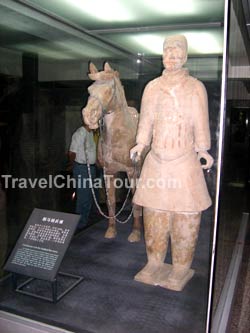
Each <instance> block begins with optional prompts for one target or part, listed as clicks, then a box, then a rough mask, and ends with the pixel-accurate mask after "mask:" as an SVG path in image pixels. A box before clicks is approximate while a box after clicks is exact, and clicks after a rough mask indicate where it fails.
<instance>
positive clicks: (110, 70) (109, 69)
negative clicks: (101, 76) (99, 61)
mask: <svg viewBox="0 0 250 333" xmlns="http://www.w3.org/2000/svg"><path fill="white" fill-rule="evenodd" d="M104 71H105V72H113V69H112V68H111V66H110V64H109V63H108V62H105V64H104Z"/></svg>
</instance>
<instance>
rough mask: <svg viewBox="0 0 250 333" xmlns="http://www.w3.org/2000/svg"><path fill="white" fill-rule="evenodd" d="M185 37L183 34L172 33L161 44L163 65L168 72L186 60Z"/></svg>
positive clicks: (179, 66) (174, 69)
mask: <svg viewBox="0 0 250 333" xmlns="http://www.w3.org/2000/svg"><path fill="white" fill-rule="evenodd" d="M187 49H188V45H187V39H186V37H185V36H183V35H173V36H169V37H167V38H166V39H165V41H164V44H163V57H162V58H163V65H164V67H165V68H166V69H167V71H169V72H174V71H176V70H178V69H180V68H181V67H182V66H183V65H184V64H185V63H186V61H187Z"/></svg>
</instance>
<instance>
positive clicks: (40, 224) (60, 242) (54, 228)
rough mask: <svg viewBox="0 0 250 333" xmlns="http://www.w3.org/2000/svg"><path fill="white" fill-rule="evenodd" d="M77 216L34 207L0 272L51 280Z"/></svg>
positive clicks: (68, 241)
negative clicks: (4, 271) (2, 270)
mask: <svg viewBox="0 0 250 333" xmlns="http://www.w3.org/2000/svg"><path fill="white" fill-rule="evenodd" d="M79 219H80V216H79V215H75V214H68V213H62V212H56V211H50V210H44V209H38V208H35V209H34V210H33V212H32V214H31V215H30V217H29V219H28V221H27V223H26V226H25V228H24V230H23V231H22V233H21V235H20V237H19V239H18V241H17V243H16V245H15V247H14V249H13V251H12V253H11V255H10V257H9V258H8V260H7V263H6V265H5V266H4V269H5V270H6V271H9V272H13V273H16V274H22V275H26V276H30V277H34V278H37V279H42V280H48V281H53V280H54V279H55V277H56V275H57V272H58V269H59V266H60V264H61V262H62V259H63V257H64V255H65V252H66V250H67V248H68V246H69V244H70V241H71V238H72V236H73V235H74V232H75V229H76V227H77V224H78V222H79Z"/></svg>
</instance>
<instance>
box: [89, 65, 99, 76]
mask: <svg viewBox="0 0 250 333" xmlns="http://www.w3.org/2000/svg"><path fill="white" fill-rule="evenodd" d="M89 72H90V73H91V74H95V73H98V69H97V68H96V67H95V65H94V64H93V62H90V63H89Z"/></svg>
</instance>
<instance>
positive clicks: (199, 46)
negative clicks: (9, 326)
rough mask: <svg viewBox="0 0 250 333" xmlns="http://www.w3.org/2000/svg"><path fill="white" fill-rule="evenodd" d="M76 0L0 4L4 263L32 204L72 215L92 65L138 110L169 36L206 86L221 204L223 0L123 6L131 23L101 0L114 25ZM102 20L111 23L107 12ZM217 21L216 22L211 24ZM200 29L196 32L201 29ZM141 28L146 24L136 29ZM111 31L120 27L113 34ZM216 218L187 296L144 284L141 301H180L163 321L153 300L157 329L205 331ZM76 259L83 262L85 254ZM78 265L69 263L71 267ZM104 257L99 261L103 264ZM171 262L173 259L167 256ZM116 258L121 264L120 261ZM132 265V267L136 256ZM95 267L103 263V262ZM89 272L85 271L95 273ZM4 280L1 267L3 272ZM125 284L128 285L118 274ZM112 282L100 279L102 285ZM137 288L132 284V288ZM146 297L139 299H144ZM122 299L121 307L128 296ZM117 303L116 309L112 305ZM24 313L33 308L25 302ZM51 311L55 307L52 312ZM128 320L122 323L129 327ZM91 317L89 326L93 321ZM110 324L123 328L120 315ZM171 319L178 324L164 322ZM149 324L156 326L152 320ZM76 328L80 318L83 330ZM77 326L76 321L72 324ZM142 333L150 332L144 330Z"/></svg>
mask: <svg viewBox="0 0 250 333" xmlns="http://www.w3.org/2000/svg"><path fill="white" fill-rule="evenodd" d="M79 3H80V2H77V1H71V3H70V2H69V1H66V0H65V1H59V0H54V1H47V0H46V1H45V0H44V1H38V0H37V1H18V2H13V1H10V2H8V1H7V2H5V4H1V5H0V9H1V11H0V22H1V29H0V30H1V32H0V34H1V39H0V80H1V97H0V116H1V119H0V139H1V145H0V149H1V155H0V168H1V170H0V171H1V175H2V177H1V183H2V187H3V190H2V191H1V197H0V209H1V214H2V215H1V223H2V224H1V228H2V229H1V232H0V237H1V239H0V244H1V247H2V248H1V258H0V259H1V264H2V263H3V261H4V259H5V258H6V256H7V254H9V253H10V251H11V249H12V248H13V246H14V244H15V242H16V240H17V238H18V235H19V234H20V231H21V230H22V229H23V227H24V225H25V223H26V222H27V219H28V217H29V215H30V214H31V212H32V210H33V209H34V208H35V207H37V208H44V209H51V210H57V211H63V212H69V213H74V212H75V204H76V199H75V189H74V188H73V187H72V185H71V183H70V184H68V183H67V179H72V173H71V172H69V171H68V169H67V167H68V150H69V145H70V142H71V137H72V134H73V132H74V131H75V130H76V129H77V128H78V127H80V126H81V125H82V119H81V109H82V107H83V106H84V105H86V103H87V100H88V96H89V94H88V87H89V86H90V84H91V83H92V81H91V80H90V79H89V77H88V72H89V61H92V62H94V64H95V65H96V67H97V68H98V70H101V69H103V63H104V62H105V61H107V60H108V62H109V64H110V65H111V66H112V68H114V69H115V70H117V71H118V72H119V74H120V79H121V81H122V85H123V87H124V91H125V95H126V99H127V102H128V105H131V106H136V108H137V109H138V110H140V106H141V98H142V94H143V91H144V88H145V85H146V84H147V83H148V82H149V81H150V80H152V79H154V78H156V77H158V76H160V75H161V73H162V70H163V65H162V59H161V53H162V51H161V50H162V43H163V40H164V38H165V37H166V36H167V35H169V34H170V33H171V34H173V33H174V34H176V33H178V34H184V35H185V36H186V37H187V39H188V41H189V44H190V53H189V55H190V56H189V58H188V61H187V64H186V67H187V68H188V69H189V72H190V75H192V76H194V77H196V78H197V79H199V80H201V81H202V82H203V83H204V85H205V88H206V90H207V94H208V104H209V119H210V120H209V124H210V131H211V143H212V146H211V150H210V153H211V155H212V156H213V158H214V166H213V168H212V169H211V171H209V172H204V174H205V180H206V183H207V186H208V190H209V193H210V196H211V199H212V202H213V203H214V202H215V196H216V193H215V183H216V178H217V169H216V166H217V161H218V134H219V131H220V128H219V119H220V98H221V91H220V90H221V75H222V47H223V6H224V1H222V0H220V1H218V0H216V1H211V0H210V1H200V0H197V1H194V0H193V1H182V3H181V2H180V1H175V2H174V4H175V5H178V6H177V8H179V10H178V11H177V10H176V8H175V7H173V6H172V7H166V8H165V7H164V8H162V4H163V2H162V1H145V0H144V1H136V2H135V1H132V0H131V1H116V3H117V4H118V5H117V6H118V9H119V10H120V8H121V6H124V7H125V8H126V10H125V11H124V12H123V15H124V17H125V16H126V15H127V18H126V17H125V18H124V19H122V18H119V16H118V14H117V16H116V15H115V8H114V12H113V11H112V4H114V3H113V2H112V1H110V2H109V1H105V2H101V3H105V6H106V7H107V8H108V9H109V13H110V12H111V14H112V15H113V16H112V17H114V18H116V19H114V20H113V21H109V20H108V19H106V20H105V21H104V20H102V19H100V17H99V16H100V14H98V13H99V11H97V10H96V12H95V15H94V13H92V14H93V15H90V14H89V11H92V12H93V9H91V8H93V7H89V8H90V9H89V11H88V10H87V9H88V7H87V6H85V7H84V8H83V11H81V10H80V8H79V7H78V5H79ZM85 3H86V4H87V3H90V2H88V1H87V2H85ZM164 3H165V2H164ZM167 3H168V4H169V3H170V2H167ZM95 4H96V1H94V0H92V1H91V3H90V5H91V6H94V5H95ZM152 4H153V6H152ZM187 4H188V6H187ZM33 5H35V6H39V7H40V10H38V8H37V7H34V8H33ZM99 5H100V3H99ZM96 7H98V6H97V5H96ZM100 8H102V7H100ZM180 8H181V9H182V10H180ZM102 10H104V8H103V9H102ZM131 13H132V14H131ZM170 13H171V14H170ZM125 14H126V15H125ZM130 14H131V17H130V16H129V15H130ZM105 15H107V16H106V17H108V13H107V14H105ZM105 15H103V16H105ZM55 16H57V17H55ZM166 22H167V24H168V26H167V25H166ZM211 23H212V25H213V24H214V26H211ZM195 24H198V26H196V27H195ZM156 25H157V27H156ZM162 25H166V27H162ZM131 27H134V28H133V29H134V30H135V31H130V30H129V28H131ZM136 27H142V28H141V29H138V31H137V30H136ZM113 28H114V29H121V31H118V30H113V31H112V29H113ZM86 29H92V30H86ZM98 30H99V31H98ZM147 30H149V32H147ZM148 35H150V36H151V37H152V38H153V39H151V40H149V39H146V38H145V36H146V37H148ZM141 38H142V39H141ZM203 42H204V43H203ZM68 176H69V178H67V177H68ZM121 177H125V176H124V175H122V176H121ZM41 179H42V182H43V184H44V183H46V184H47V185H45V186H42V188H41V186H39V184H41V183H39V181H41ZM118 193H119V195H118V206H119V205H121V203H122V202H123V198H124V196H125V193H126V191H124V190H121V191H119V192H118ZM99 195H100V202H101V204H102V205H103V206H102V207H103V209H105V208H104V207H105V204H104V201H105V198H103V197H104V196H105V193H104V191H103V192H101V191H100V193H99ZM5 196H6V199H7V204H5ZM102 196H103V197H102ZM119 196H120V197H119ZM93 207H94V206H93ZM5 215H6V217H5ZM213 217H214V206H212V207H210V208H209V209H207V210H206V211H205V212H204V213H203V214H202V223H201V231H200V235H199V240H198V245H197V246H198V250H197V251H196V254H195V258H194V262H193V268H194V269H195V270H196V274H195V276H194V278H193V280H192V281H191V282H190V284H189V285H188V286H187V287H186V288H185V290H184V291H183V292H181V293H177V292H169V291H167V290H165V289H163V290H162V291H161V290H160V289H157V288H155V287H149V286H144V285H139V287H138V288H141V291H142V289H143V293H142V294H143V297H146V294H147V290H149V289H147V288H155V289H150V290H151V291H150V293H151V292H152V293H153V291H154V290H156V291H155V292H156V294H157V297H160V296H161V295H162V294H163V293H166V299H168V302H167V303H166V304H167V306H170V305H171V304H170V303H171V302H172V303H173V304H174V306H171V307H170V308H171V309H172V310H171V316H170V317H171V318H170V317H169V318H166V315H167V312H168V309H169V308H168V307H167V308H165V307H164V308H162V307H161V306H160V305H158V303H157V300H155V301H153V302H154V303H152V307H153V308H154V309H155V308H157V309H158V307H159V308H161V309H162V311H163V312H161V314H162V316H161V318H156V319H155V320H156V326H157V323H158V325H163V326H162V327H163V329H162V332H163V331H165V329H167V327H166V326H165V325H167V324H170V325H177V326H174V327H177V328H178V329H179V330H182V331H185V332H188V329H191V331H192V332H194V331H197V332H198V331H199V332H202V331H205V326H206V311H207V301H208V281H209V271H210V267H209V266H210V255H211V241H212V237H211V235H212V231H213V223H214V221H213ZM100 220H101V217H100V215H98V212H97V210H96V208H93V209H92V211H91V215H90V221H91V222H100ZM99 225H102V224H101V223H100V224H99ZM127 228H128V227H127ZM87 232H88V230H87ZM103 234H104V232H100V233H99V236H98V237H99V238H98V239H95V240H94V241H93V242H92V241H90V243H91V244H92V245H93V251H95V246H96V247H98V246H100V242H102V241H103ZM77 237H78V236H77ZM119 237H121V236H119ZM122 237H123V236H122ZM118 239H120V238H118ZM105 244H106V243H105ZM112 244H113V243H108V241H107V244H106V245H107V247H104V250H103V251H106V250H105V249H107V248H110V247H111V246H113V245H112ZM133 245H134V244H131V246H133ZM79 246H80V247H81V246H85V244H81V245H79ZM138 246H141V258H140V259H139V260H141V262H140V264H141V265H143V264H145V263H146V251H145V248H144V243H143V242H141V243H140V245H138ZM133 249H134V248H133ZM126 255H128V254H126ZM76 256H77V258H78V257H81V255H79V254H77V255H76ZM83 257H84V256H83ZM72 258H73V257H72ZM72 258H71V259H72ZM71 259H69V261H70V262H72V261H73V259H72V260H71ZM104 259H105V256H104ZM77 260H78V259H77ZM84 260H85V259H84ZM98 260H99V259H98V258H97V262H98ZM130 260H131V259H129V258H128V259H127V262H126V264H125V266H124V267H125V268H124V267H123V269H124V270H126V272H127V273H128V272H129V273H130V276H129V277H126V279H127V280H126V283H127V282H128V281H129V283H135V282H133V277H134V275H135V274H136V273H137V272H138V270H139V266H138V267H136V269H135V268H134V267H133V269H132V268H131V271H130V266H129V265H130ZM133 260H134V259H133ZM167 260H170V262H171V258H170V255H169V254H168V257H167ZM121 261H122V260H121ZM115 262H116V263H117V264H119V263H118V261H117V259H115ZM133 262H134V263H135V260H134V261H133ZM137 264H138V262H137ZM96 265H97V266H98V263H96ZM100 266H102V264H100ZM104 266H105V265H104ZM106 266H107V267H109V265H106ZM106 266H105V267H106ZM91 269H92V268H91ZM91 269H90V272H87V274H90V276H91V274H92V273H91V272H92V271H91ZM93 270H95V269H94V268H93ZM116 271H119V269H118V268H117V269H116V268H114V272H115V274H116ZM3 274H4V273H3V271H1V275H3ZM115 274H114V276H116V275H115ZM98 278H100V277H98ZM120 281H124V280H123V279H122V278H120ZM105 283H106V282H105V281H103V284H105ZM112 284H115V283H114V282H112ZM99 287H100V288H101V289H100V290H101V291H103V290H104V289H105V291H106V287H105V286H104V285H103V286H102V285H101V286H99ZM134 287H135V286H134V285H133V286H132V289H133V288H134ZM0 288H1V286H0ZM126 288H131V286H129V287H128V286H127V284H126V287H124V288H123V292H124V290H127V289H126ZM144 288H145V289H144ZM132 289H130V291H131V290H132ZM157 290H158V291H157ZM150 295H151V294H150ZM197 295H198V296H197ZM171 297H173V298H171ZM115 299H116V298H115ZM10 300H11V298H10ZM2 301H3V300H1V298H0V307H1V306H4V304H3V303H1V302H2ZM118 301H119V302H118ZM136 301H138V299H137V300H136ZM144 301H145V299H144V298H142V301H141V302H142V303H143V302H144ZM98 302H99V303H100V304H101V303H102V301H97V303H98ZM117 302H118V303H119V304H122V300H121V299H119V300H117ZM169 302H170V303H169ZM1 304H2V305H1ZM180 304H182V310H183V311H184V312H183V313H184V315H183V316H184V317H183V318H185V320H180V321H176V320H175V312H176V313H177V312H178V313H179V315H178V318H180V317H181V316H182V312H181V311H179V310H178V306H179V305H180ZM183 304H184V305H183ZM112 306H116V305H114V304H113V303H112ZM141 306H144V304H142V305H141ZM6 307H7V308H8V309H10V311H13V307H12V304H10V303H9V304H8V306H6ZM24 308H25V311H26V310H27V309H26V307H25V306H24ZM102 308H105V306H102ZM138 308H139V307H138ZM119 309H120V308H119ZM25 311H24V312H25ZM119 311H120V310H119ZM122 311H123V310H122ZM125 312H126V315H127V316H128V317H129V314H130V313H131V311H130V310H128V309H126V311H125ZM25 313H26V312H25ZM52 313H53V310H52V311H51V315H52ZM191 314H192V315H191ZM142 315H143V316H144V314H142ZM194 315H195V316H196V317H195V318H196V319H195V320H193V318H194V317H193V316H194ZM30 316H31V317H32V316H33V313H30ZM90 317H91V316H90ZM128 317H126V318H125V319H124V320H125V322H126V320H127V319H128ZM146 317H147V318H146ZM149 317H150V316H149ZM149 317H148V316H147V315H145V318H144V317H143V318H141V320H142V321H143V320H145V321H146V324H148V322H149V320H148V318H149ZM79 318H80V317H79ZM84 318H85V317H84ZM150 318H151V317H150ZM39 319H41V318H40V317H39ZM66 319H67V318H63V316H61V317H60V320H62V322H61V323H60V325H65V327H68V324H67V322H66V321H67V320H66ZM85 319H86V320H88V318H87V317H86V318H85ZM41 320H42V319H41ZM65 320H66V321H65ZM79 320H80V319H79ZM105 320H106V319H105ZM112 320H113V321H114V322H115V325H118V323H117V322H116V319H112ZM168 320H170V322H171V323H170V322H169V323H167V321H168ZM178 320H179V319H178ZM45 321H46V320H45ZM150 321H151V322H153V321H152V318H151V319H150ZM126 323H127V322H126ZM78 324H79V322H78V321H77V323H76V325H78ZM109 324H110V325H111V324H112V323H111V322H109ZM137 324H138V323H137ZM70 325H73V326H74V325H75V323H74V320H72V322H71V324H70ZM102 325H105V323H104V321H102V319H101V318H100V327H101V326H102ZM138 325H139V326H140V324H138ZM139 326H138V327H139ZM156 326H155V327H156ZM117 327H118V326H117ZM117 327H116V328H115V329H117ZM138 327H137V328H138ZM73 328H74V327H73ZM139 328H140V327H139ZM112 329H113V328H112ZM123 329H124V327H123ZM118 330H119V328H118ZM127 331H128V330H127ZM191 331H190V332H191ZM142 332H143V331H142ZM145 332H148V330H147V327H146V331H145Z"/></svg>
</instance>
